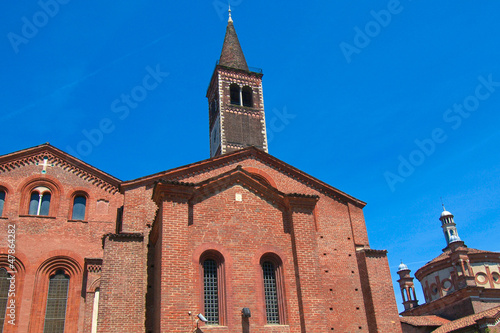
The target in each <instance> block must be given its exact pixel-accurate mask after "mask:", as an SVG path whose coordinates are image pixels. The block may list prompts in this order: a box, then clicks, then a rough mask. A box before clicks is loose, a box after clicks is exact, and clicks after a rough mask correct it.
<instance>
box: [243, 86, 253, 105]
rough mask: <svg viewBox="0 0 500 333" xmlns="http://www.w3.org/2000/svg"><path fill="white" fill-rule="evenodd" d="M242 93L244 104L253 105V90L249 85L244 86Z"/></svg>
mask: <svg viewBox="0 0 500 333" xmlns="http://www.w3.org/2000/svg"><path fill="white" fill-rule="evenodd" d="M241 95H242V97H243V106H248V107H253V91H252V88H250V87H249V86H244V87H243V89H242V91H241Z"/></svg>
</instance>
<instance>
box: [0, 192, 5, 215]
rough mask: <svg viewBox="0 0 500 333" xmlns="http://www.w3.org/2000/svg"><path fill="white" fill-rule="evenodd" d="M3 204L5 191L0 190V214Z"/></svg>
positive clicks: (0, 213)
mask: <svg viewBox="0 0 500 333" xmlns="http://www.w3.org/2000/svg"><path fill="white" fill-rule="evenodd" d="M4 206H5V191H3V190H0V216H2V214H3V207H4Z"/></svg>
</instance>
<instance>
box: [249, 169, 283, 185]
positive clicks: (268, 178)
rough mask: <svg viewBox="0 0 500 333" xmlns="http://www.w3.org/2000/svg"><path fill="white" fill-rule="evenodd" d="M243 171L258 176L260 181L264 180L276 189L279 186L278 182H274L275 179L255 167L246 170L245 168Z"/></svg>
mask: <svg viewBox="0 0 500 333" xmlns="http://www.w3.org/2000/svg"><path fill="white" fill-rule="evenodd" d="M243 170H245V171H247V172H249V173H251V174H253V175H255V176H257V178H259V179H262V180H264V181H265V182H267V183H268V184H269V185H271V186H272V187H274V188H276V189H277V188H278V186H277V185H276V182H275V181H274V179H273V178H272V177H271V176H269V174H267V173H265V172H264V171H262V170H261V169H257V168H254V167H246V168H243Z"/></svg>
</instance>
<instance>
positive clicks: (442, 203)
mask: <svg viewBox="0 0 500 333" xmlns="http://www.w3.org/2000/svg"><path fill="white" fill-rule="evenodd" d="M440 199H441V205H442V206H443V212H444V211H446V209H445V208H444V202H443V197H440Z"/></svg>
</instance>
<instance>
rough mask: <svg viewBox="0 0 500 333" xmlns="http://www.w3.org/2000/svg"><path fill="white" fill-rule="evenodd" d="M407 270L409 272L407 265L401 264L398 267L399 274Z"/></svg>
mask: <svg viewBox="0 0 500 333" xmlns="http://www.w3.org/2000/svg"><path fill="white" fill-rule="evenodd" d="M405 270H409V268H408V266H406V265H405V264H403V263H401V264H399V267H398V272H399V271H405Z"/></svg>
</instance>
